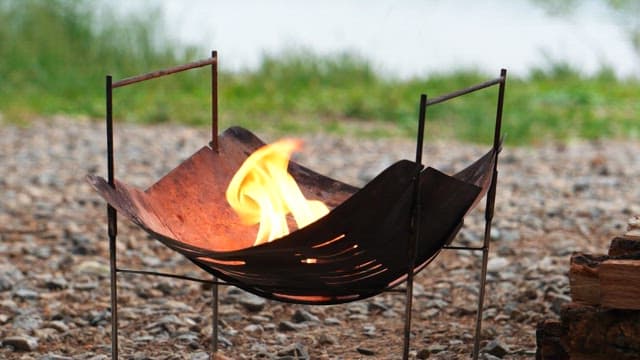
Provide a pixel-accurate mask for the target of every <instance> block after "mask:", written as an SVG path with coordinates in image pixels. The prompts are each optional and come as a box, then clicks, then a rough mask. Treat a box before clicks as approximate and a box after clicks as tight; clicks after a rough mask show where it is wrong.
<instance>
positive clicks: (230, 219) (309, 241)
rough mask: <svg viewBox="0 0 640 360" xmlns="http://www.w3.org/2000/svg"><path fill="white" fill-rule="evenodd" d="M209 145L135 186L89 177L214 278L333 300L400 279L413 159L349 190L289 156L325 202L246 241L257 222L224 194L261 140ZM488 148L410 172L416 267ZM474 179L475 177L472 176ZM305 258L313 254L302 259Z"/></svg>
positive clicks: (463, 209)
mask: <svg viewBox="0 0 640 360" xmlns="http://www.w3.org/2000/svg"><path fill="white" fill-rule="evenodd" d="M219 144H220V147H219V152H218V153H216V152H214V151H213V150H212V149H211V148H209V147H203V148H201V149H200V150H199V151H198V152H196V153H195V154H194V155H193V156H191V157H190V158H189V159H187V160H186V161H184V162H183V163H182V164H180V165H179V166H178V167H177V168H175V169H174V170H173V171H171V172H170V173H169V174H167V175H166V176H165V177H163V178H162V179H160V180H159V181H158V182H157V183H155V184H154V185H152V186H151V187H150V188H148V189H147V190H145V191H141V190H137V189H135V188H133V187H131V186H128V185H126V184H124V183H122V182H119V181H117V180H116V181H115V189H114V188H112V187H111V186H109V184H108V182H107V181H105V180H104V179H102V178H99V177H89V181H90V183H91V184H92V185H93V186H94V188H96V190H97V191H98V192H99V193H100V195H102V196H103V197H104V198H105V200H107V202H108V203H109V204H111V205H112V206H114V207H115V208H116V209H117V210H118V212H119V213H120V214H122V215H124V216H125V217H127V218H129V219H130V220H131V221H133V222H134V223H136V224H138V225H139V226H141V227H142V228H143V229H145V230H146V231H147V232H149V233H150V234H151V235H152V236H154V237H155V238H157V239H158V240H160V241H162V242H163V243H164V244H166V245H167V246H169V247H171V248H172V249H174V250H176V251H178V252H180V253H182V254H184V255H185V256H187V257H188V258H189V259H190V260H191V261H193V262H195V263H196V264H197V265H199V266H200V267H202V268H203V269H205V270H207V271H209V272H210V273H212V274H213V275H215V276H217V277H220V278H221V279H223V280H225V281H227V282H229V283H231V284H233V285H236V286H238V287H241V288H243V289H245V290H248V291H251V292H253V293H255V294H258V295H260V296H264V297H267V298H271V299H277V300H281V301H288V302H296V303H310V304H334V303H341V302H346V301H352V300H356V299H361V298H365V297H369V296H372V295H375V294H377V293H379V292H381V291H383V290H385V289H387V288H388V287H389V286H394V285H396V284H398V283H400V282H402V281H403V280H404V279H405V278H406V275H407V272H408V269H409V265H408V263H407V261H406V254H407V250H408V249H407V244H408V243H407V241H406V239H407V237H408V236H410V231H411V230H410V229H411V227H410V226H409V221H410V219H411V214H410V212H411V207H412V199H413V186H412V184H413V183H414V179H415V178H416V174H417V173H418V171H420V168H421V166H420V165H418V164H416V163H415V162H412V161H408V160H402V161H399V162H397V163H395V164H393V165H392V166H390V167H389V168H387V169H386V170H385V171H383V172H382V173H381V174H379V175H378V176H377V177H376V178H375V179H374V180H372V181H371V182H370V183H369V184H367V185H366V186H365V187H364V188H362V189H360V190H358V189H356V188H354V187H352V186H349V185H347V184H344V183H340V182H338V181H335V180H332V179H329V178H327V177H324V176H322V175H320V174H317V173H315V172H313V171H311V170H309V169H307V168H304V167H302V166H300V165H298V164H296V163H295V162H291V166H290V172H291V174H292V175H293V176H294V178H295V179H296V180H297V181H298V183H299V184H300V187H301V189H302V190H303V192H304V193H305V195H306V196H308V197H309V198H312V199H319V200H322V201H324V202H326V203H327V204H328V206H329V207H330V208H333V210H332V211H331V212H330V213H329V214H328V215H327V216H325V217H323V218H321V219H319V220H318V221H317V222H315V223H313V224H311V225H309V226H307V227H305V228H303V229H300V230H298V231H295V232H293V233H291V234H289V235H288V236H285V237H284V238H281V239H279V240H276V241H273V242H271V243H267V244H262V245H259V246H251V245H252V243H253V241H254V239H255V234H256V232H257V226H246V225H243V224H241V222H240V220H239V218H238V217H237V216H236V215H235V213H234V212H233V211H232V209H231V208H230V206H229V205H228V204H227V202H226V200H225V198H224V192H225V189H226V187H227V185H228V183H229V181H230V180H231V177H232V176H233V174H234V173H235V171H236V170H237V169H238V168H239V167H240V165H241V163H242V162H243V161H244V159H245V158H246V157H247V156H248V155H249V154H250V153H251V152H253V151H254V150H255V149H256V148H258V147H259V146H261V145H262V144H263V143H262V141H260V140H259V139H258V138H257V137H255V136H254V135H253V134H252V133H250V132H249V131H247V130H244V129H241V128H237V127H236V128H231V129H228V130H227V131H225V132H224V133H223V134H222V135H220V138H219ZM496 154H497V153H496V152H495V151H490V152H489V153H488V154H487V155H485V156H483V157H482V158H481V159H480V160H478V161H477V162H476V163H474V164H472V165H471V166H470V167H469V168H467V169H466V170H464V171H462V172H460V173H458V174H457V175H456V176H457V177H458V178H456V177H454V176H447V175H445V174H443V173H441V172H439V171H437V170H435V169H432V168H428V169H425V170H424V171H423V172H422V175H421V176H420V187H421V189H422V191H421V203H422V207H423V210H422V212H421V213H422V215H421V219H420V221H421V228H422V234H423V235H422V236H421V237H420V239H418V246H417V256H416V259H417V262H416V265H417V266H416V271H419V270H420V269H422V268H424V266H425V265H426V264H427V263H428V261H429V260H430V259H431V258H432V257H433V256H434V255H435V254H437V252H438V251H439V250H440V249H441V248H442V246H443V245H444V244H445V243H446V242H447V241H448V240H449V239H450V238H451V237H452V236H453V235H455V233H456V232H457V230H458V229H459V226H460V225H461V222H462V218H463V216H464V215H465V214H466V213H467V212H468V210H469V209H470V207H471V206H472V205H473V204H474V203H476V202H477V200H478V199H479V198H480V197H481V196H482V194H483V193H484V192H485V191H486V190H485V191H483V188H484V189H486V186H487V185H488V184H489V182H490V177H491V171H492V170H493V166H492V164H493V161H494V159H495V155H496ZM478 185H481V186H482V187H480V186H478ZM310 259H313V260H310Z"/></svg>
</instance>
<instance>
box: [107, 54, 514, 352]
mask: <svg viewBox="0 0 640 360" xmlns="http://www.w3.org/2000/svg"><path fill="white" fill-rule="evenodd" d="M208 65H210V66H211V142H210V146H211V148H212V149H213V150H214V151H216V152H217V151H218V145H219V144H218V55H217V52H216V51H212V53H211V57H210V58H208V59H204V60H200V61H196V62H192V63H188V64H184V65H180V66H176V67H172V68H169V69H164V70H159V71H155V72H151V73H147V74H142V75H138V76H134V77H130V78H125V79H123V80H120V81H116V82H113V81H112V77H111V75H107V76H106V128H107V172H108V183H109V185H110V186H112V187H114V188H115V179H114V156H113V154H114V148H113V89H116V88H118V87H123V86H127V85H131V84H135V83H138V82H141V81H146V80H150V79H154V78H158V77H162V76H166V75H170V74H175V73H178V72H182V71H186V70H190V69H194V68H199V67H203V66H208ZM506 77H507V71H506V70H505V69H502V70H501V72H500V77H498V78H496V79H493V80H489V81H486V82H484V83H481V84H478V85H475V86H471V87H468V88H465V89H462V90H458V91H454V92H452V93H449V94H446V95H443V96H440V97H437V98H434V99H431V100H427V95H424V94H423V95H421V96H420V107H419V119H418V134H417V140H416V163H417V164H420V165H421V164H422V153H423V142H424V128H425V121H426V110H427V107H428V106H432V105H436V104H439V103H441V102H445V101H447V100H450V99H453V98H456V97H459V96H462V95H465V94H469V93H471V92H474V91H478V90H481V89H485V88H488V87H491V86H494V85H499V91H498V103H497V109H496V121H495V129H494V139H493V149H494V150H495V151H496V158H495V163H494V168H493V176H492V178H491V184H490V186H489V190H488V193H487V200H486V207H485V229H484V230H485V231H484V241H483V245H482V246H481V247H466V246H445V247H443V249H448V250H467V251H482V269H481V275H480V292H479V296H478V309H477V314H476V325H475V337H474V346H473V359H478V356H479V349H480V337H481V332H482V311H483V304H484V296H485V287H486V277H487V261H488V256H489V245H490V240H491V224H492V220H493V214H494V207H495V197H496V186H497V180H498V170H497V164H498V155H497V153H498V152H499V150H500V149H499V147H500V141H501V139H500V134H501V126H502V108H503V105H504V91H505V85H506ZM420 169H422V165H421V167H420ZM420 174H421V172H420V171H418V173H417V174H416V177H415V188H414V190H413V191H414V194H413V196H414V205H413V211H412V219H411V224H410V226H411V236H410V237H409V239H407V241H408V250H407V264H408V271H407V285H406V288H405V289H404V291H403V292H404V293H405V297H406V303H405V318H404V342H403V359H408V358H409V350H410V343H411V318H412V306H413V281H414V271H415V267H416V255H417V254H416V253H417V242H418V239H419V238H420V221H417V219H419V218H420V215H421V211H422V209H421V204H420V201H419V199H420V197H421V196H420V186H419V184H420ZM107 222H108V237H109V260H110V280H111V357H112V359H117V358H118V294H117V281H118V277H117V275H118V273H119V272H121V273H130V274H142V275H153V276H163V277H170V278H177V279H182V280H188V281H195V282H200V283H206V284H211V285H212V313H213V315H212V327H213V329H212V330H213V331H212V339H211V342H212V344H211V347H212V352H213V353H214V354H215V353H216V352H217V351H218V285H233V284H230V283H227V282H223V281H219V280H218V279H217V278H215V277H213V278H212V279H211V280H207V279H200V278H194V277H189V276H184V275H178V274H171V273H161V272H155V271H146V270H134V269H123V268H118V266H117V262H116V238H117V233H118V231H117V212H116V210H115V209H114V208H113V207H112V206H110V205H108V206H107ZM385 291H389V292H402V290H399V289H388V290H385Z"/></svg>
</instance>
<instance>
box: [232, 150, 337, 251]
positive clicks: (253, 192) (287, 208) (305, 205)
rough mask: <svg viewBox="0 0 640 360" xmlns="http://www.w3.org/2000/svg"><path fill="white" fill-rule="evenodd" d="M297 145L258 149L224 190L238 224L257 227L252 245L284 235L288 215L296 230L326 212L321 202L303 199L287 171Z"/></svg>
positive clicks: (325, 207) (287, 232) (287, 230)
mask: <svg viewBox="0 0 640 360" xmlns="http://www.w3.org/2000/svg"><path fill="white" fill-rule="evenodd" d="M300 146H302V143H301V142H300V141H296V140H281V141H278V142H276V143H273V144H269V145H265V146H263V147H261V148H260V149H258V150H256V151H255V152H254V153H253V154H251V155H250V156H249V157H248V158H247V160H245V161H244V163H243V164H242V166H240V169H238V171H237V172H236V173H235V175H233V178H232V179H231V182H230V183H229V187H227V191H226V198H227V201H228V202H229V205H231V207H232V208H233V210H235V212H236V213H237V214H238V216H240V218H241V219H242V221H243V222H244V223H246V224H248V225H254V224H260V229H259V230H258V235H257V236H256V241H255V243H254V244H253V245H254V246H255V245H260V244H262V243H264V242H268V241H273V240H275V239H278V238H281V237H283V236H285V235H288V234H289V225H288V224H287V215H288V214H291V215H293V218H294V219H295V222H296V225H297V228H298V229H300V228H303V227H305V226H307V225H309V224H311V223H312V222H314V221H316V220H318V219H319V218H321V217H323V216H325V215H326V214H328V213H329V209H328V208H327V206H326V205H325V204H324V203H323V202H322V201H320V200H307V198H305V196H304V194H303V193H302V191H301V190H300V187H299V186H298V184H297V183H296V180H295V179H294V178H293V176H291V174H289V172H288V171H287V168H288V165H289V158H290V157H291V154H292V153H293V152H294V151H295V150H297V149H299V148H300Z"/></svg>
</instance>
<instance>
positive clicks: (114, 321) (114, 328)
mask: <svg viewBox="0 0 640 360" xmlns="http://www.w3.org/2000/svg"><path fill="white" fill-rule="evenodd" d="M106 92H107V103H106V106H107V115H106V123H107V177H108V181H109V185H111V186H112V187H115V180H114V170H113V169H114V164H113V163H114V161H113V100H112V95H113V86H112V78H111V75H107V78H106ZM117 225H118V222H117V212H116V209H114V208H113V207H112V206H111V205H107V226H108V230H107V231H108V236H109V271H110V281H111V358H112V359H114V360H115V359H117V358H118V274H117V271H118V268H117V266H116V237H117V235H118V226H117Z"/></svg>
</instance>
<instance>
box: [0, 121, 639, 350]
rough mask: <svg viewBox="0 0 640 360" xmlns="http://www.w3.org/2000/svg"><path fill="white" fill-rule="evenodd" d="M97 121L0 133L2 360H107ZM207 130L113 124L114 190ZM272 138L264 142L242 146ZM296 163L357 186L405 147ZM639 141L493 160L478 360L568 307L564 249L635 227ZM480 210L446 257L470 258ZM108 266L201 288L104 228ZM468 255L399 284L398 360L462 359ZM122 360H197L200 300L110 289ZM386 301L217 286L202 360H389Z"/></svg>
mask: <svg viewBox="0 0 640 360" xmlns="http://www.w3.org/2000/svg"><path fill="white" fill-rule="evenodd" d="M103 127H104V125H103V124H102V123H96V122H89V121H82V120H73V121H72V120H69V119H65V118H53V119H43V120H40V121H34V124H33V125H32V126H30V127H26V128H22V127H16V126H13V125H7V124H4V125H0V189H1V191H0V194H1V196H0V341H2V343H3V345H4V346H3V347H1V348H0V358H2V359H5V358H6V359H43V360H44V359H48V360H61V359H107V358H110V356H109V354H110V338H109V334H110V331H111V327H110V310H109V305H110V300H109V261H108V242H107V237H106V226H105V223H106V209H105V208H106V206H105V203H104V201H103V200H102V199H101V198H100V197H99V196H98V195H97V194H96V193H94V192H93V190H92V189H91V188H90V186H89V185H88V184H87V183H86V181H85V175H86V174H98V175H102V176H105V167H106V166H105V162H106V160H105V145H104V143H105V140H104V128H103ZM208 134H209V130H208V129H206V128H190V127H182V126H176V125H162V126H140V125H131V124H116V139H117V142H116V169H117V175H116V177H117V178H118V179H121V180H123V181H126V182H128V183H130V184H133V185H136V186H138V187H140V188H146V187H147V186H149V185H151V184H152V183H153V181H155V180H157V179H159V178H160V177H161V176H162V175H163V174H165V173H166V172H167V171H169V170H170V169H172V168H174V167H175V166H177V165H178V164H179V163H180V161H181V160H183V159H185V158H186V157H188V156H189V155H191V154H192V153H193V152H195V151H196V150H197V149H198V148H200V147H201V146H203V145H205V144H206V143H207V142H208V138H207V137H208ZM259 135H260V136H262V137H263V139H265V140H275V138H273V137H271V136H269V134H259ZM303 139H304V140H305V144H306V146H305V149H304V151H303V152H302V153H300V154H298V155H297V160H298V161H299V162H300V163H302V164H304V165H306V166H308V167H310V168H312V169H314V170H316V171H318V172H321V173H324V174H326V175H328V176H331V177H334V178H336V179H339V180H341V181H344V182H347V183H350V184H352V185H356V186H362V185H363V184H365V183H367V182H368V181H369V180H370V179H371V178H372V177H373V176H375V175H376V174H378V173H379V172H380V171H381V170H382V169H384V168H386V167H387V166H388V165H390V164H391V163H392V162H394V161H396V160H399V159H402V158H409V159H412V158H413V156H414V155H413V152H414V148H415V145H414V142H413V141H412V140H407V139H377V140H363V139H354V138H340V137H337V136H329V135H322V134H310V135H308V136H304V137H303ZM486 150H487V147H484V146H478V145H469V144H461V143H453V142H447V143H444V142H443V143H436V144H427V145H426V147H425V153H424V161H425V162H426V163H427V164H428V165H432V166H435V167H436V168H438V169H440V170H442V171H444V172H453V171H455V170H457V169H460V168H462V167H463V166H465V165H467V164H468V163H469V162H470V161H472V160H473V159H474V158H475V157H477V156H479V155H481V154H482V153H484V152H485V151H486ZM638 154H640V143H638V142H635V143H633V142H619V141H598V142H571V143H568V144H548V145H543V146H536V147H528V148H512V147H506V148H505V149H504V150H503V152H502V154H501V162H500V165H499V170H500V177H499V185H498V196H497V206H496V217H495V221H494V231H493V233H492V238H493V241H492V247H491V255H490V261H489V276H488V279H489V282H488V286H487V298H486V301H485V305H486V306H485V312H484V317H485V321H484V324H483V325H484V329H483V334H482V336H483V347H484V350H485V353H484V355H483V356H484V357H485V358H488V359H495V358H505V359H526V358H533V357H534V354H535V326H536V324H537V323H538V322H539V321H540V320H541V319H543V318H552V317H556V316H557V314H558V311H559V308H560V306H561V305H562V304H563V303H565V302H567V301H569V300H570V298H569V296H568V294H569V288H568V279H567V271H568V264H569V256H570V254H571V252H572V251H575V250H580V251H585V252H596V253H603V252H606V249H607V247H608V242H609V240H610V239H611V238H612V237H613V236H616V235H620V234H622V233H623V232H624V231H625V229H626V223H627V220H628V219H629V218H630V217H631V216H632V215H634V214H640V158H639V155H638ZM482 215H483V213H482V206H480V207H479V209H477V210H475V211H474V212H473V213H472V214H471V215H470V216H469V217H467V219H466V221H465V227H464V228H463V230H462V232H461V233H460V235H459V236H458V238H457V239H456V240H455V243H457V244H465V245H470V244H480V242H481V237H482V229H483V216H482ZM119 234H120V236H119V238H118V256H119V258H118V263H119V265H121V266H123V267H136V268H145V269H152V270H155V271H162V270H166V271H171V272H177V273H183V274H189V275H193V276H201V277H207V274H205V273H203V272H202V271H200V270H199V269H197V268H196V267H195V266H193V265H191V263H190V262H188V261H187V260H185V259H184V258H183V257H182V256H181V255H179V254H177V253H174V252H172V251H170V250H168V249H167V248H165V247H164V246H163V245H161V244H160V243H159V242H157V241H155V240H152V239H150V238H148V237H147V236H146V234H145V233H144V232H142V231H141V230H139V229H138V228H137V227H134V226H132V225H131V224H129V223H128V222H127V221H121V222H120V223H119ZM479 255H480V254H479V253H478V254H475V253H469V252H460V251H459V252H455V251H447V252H443V253H442V254H440V256H439V257H438V258H437V259H436V261H434V262H433V263H432V264H431V265H430V266H429V267H427V269H426V270H425V271H423V272H421V273H420V274H419V275H418V276H417V279H416V281H417V285H416V290H415V299H414V313H413V328H412V329H413V334H414V337H413V339H412V358H427V357H428V358H429V359H457V358H461V359H462V358H468V357H469V354H470V352H471V349H472V344H473V321H474V317H475V314H474V311H475V310H474V307H475V302H476V297H477V291H478V278H479V276H478V273H479V265H480V256H479ZM119 306H120V311H119V314H120V347H121V349H120V350H121V358H125V359H194V360H195V359H207V358H208V350H209V344H210V342H211V333H212V329H211V325H210V324H211V291H210V290H209V289H208V288H207V287H206V286H203V285H201V284H198V283H191V282H185V281H181V280H174V279H166V278H158V277H147V276H132V275H120V276H119ZM403 311H404V296H403V295H399V294H393V293H386V294H382V295H379V296H376V297H374V298H371V299H369V300H365V301H359V302H353V303H348V304H344V305H335V306H321V307H320V306H316V307H314V306H300V305H291V304H284V303H278V302H273V301H267V300H263V299H261V298H257V297H255V296H253V295H251V294H248V293H245V292H243V291H240V290H238V289H236V288H233V287H228V288H221V304H220V316H221V325H220V342H221V354H222V356H220V358H222V359H225V358H229V359H282V360H283V359H296V358H298V359H360V358H362V359H397V358H399V357H400V354H401V349H402V329H403V323H402V320H403Z"/></svg>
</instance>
